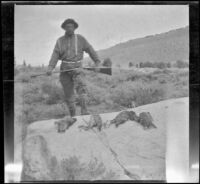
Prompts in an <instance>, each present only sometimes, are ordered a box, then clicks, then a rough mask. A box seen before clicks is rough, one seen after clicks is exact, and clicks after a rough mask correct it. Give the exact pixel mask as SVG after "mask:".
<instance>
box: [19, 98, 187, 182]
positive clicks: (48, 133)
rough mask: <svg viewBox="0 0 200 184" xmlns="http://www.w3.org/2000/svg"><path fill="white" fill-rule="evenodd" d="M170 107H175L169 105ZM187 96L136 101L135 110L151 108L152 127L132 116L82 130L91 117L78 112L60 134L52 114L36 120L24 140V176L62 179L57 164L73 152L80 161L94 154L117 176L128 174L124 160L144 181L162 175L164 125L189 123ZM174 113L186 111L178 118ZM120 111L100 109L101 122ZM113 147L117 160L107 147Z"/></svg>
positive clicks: (129, 168) (130, 169) (113, 116)
mask: <svg viewBox="0 0 200 184" xmlns="http://www.w3.org/2000/svg"><path fill="white" fill-rule="evenodd" d="M170 109H173V110H170ZM188 109H189V108H188V98H180V99H172V100H166V101H161V102H158V103H154V104H149V105H144V106H140V107H137V108H134V109H129V110H133V111H134V112H136V114H139V113H141V112H150V113H151V115H152V117H153V119H154V122H153V123H154V124H155V126H156V127H157V128H156V129H147V130H144V129H143V127H142V126H141V125H140V124H139V123H137V122H135V121H130V120H129V121H127V122H125V123H124V124H122V125H121V126H119V127H118V128H116V127H115V126H110V127H107V128H105V129H103V130H102V131H101V132H97V133H95V132H93V131H92V130H89V131H84V130H82V131H80V129H79V128H78V127H79V126H80V125H85V121H89V119H90V116H89V115H86V116H77V117H76V118H77V121H76V122H75V123H74V124H73V125H72V126H71V127H70V128H69V129H68V130H66V131H65V132H64V133H58V132H57V130H56V127H55V124H54V122H55V121H56V119H51V120H45V121H38V122H34V123H32V124H30V125H29V126H28V131H27V137H26V141H25V144H24V151H23V157H22V158H23V162H24V168H23V173H24V175H23V176H24V177H22V178H25V179H24V180H26V179H27V178H28V179H34V180H53V178H56V179H60V178H62V177H60V176H59V173H62V171H61V170H60V165H61V163H62V162H63V159H67V158H70V157H73V156H76V157H77V158H80V161H81V162H83V163H89V162H90V160H91V158H93V157H95V158H97V159H98V160H99V161H100V162H102V163H103V164H104V165H105V168H106V169H107V170H112V171H114V172H115V173H116V174H117V175H118V176H119V179H123V180H124V179H131V178H130V177H128V176H127V175H126V173H124V170H123V168H122V167H121V166H120V164H122V165H123V166H124V168H126V169H127V170H128V171H129V172H131V173H133V174H136V175H137V176H139V177H140V179H142V180H145V179H147V180H151V179H153V180H165V179H166V178H165V166H166V164H165V162H166V159H165V153H166V133H167V130H166V128H167V126H166V125H167V124H168V123H169V122H168V121H169V120H170V121H171V122H172V121H173V120H175V121H173V124H174V126H176V123H177V124H179V123H180V121H181V123H182V124H187V123H188V119H187V118H186V117H187V116H188V113H187V112H188V111H189V110H188ZM176 112H185V114H184V115H182V116H179V117H178V121H177V122H176V119H177V117H176ZM118 113H119V112H113V113H105V114H101V117H102V120H103V122H106V121H107V120H109V121H110V120H112V119H114V118H115V117H116V115H117V114H118ZM108 146H110V147H111V148H112V150H114V151H115V153H116V155H117V159H118V160H119V161H120V164H119V163H118V162H117V161H116V159H115V157H114V156H113V153H112V152H111V150H109V147H108Z"/></svg>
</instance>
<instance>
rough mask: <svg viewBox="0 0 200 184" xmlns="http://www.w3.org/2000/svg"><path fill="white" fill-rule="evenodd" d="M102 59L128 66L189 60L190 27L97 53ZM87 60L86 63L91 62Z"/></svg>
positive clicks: (120, 44) (129, 41)
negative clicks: (147, 62)
mask: <svg viewBox="0 0 200 184" xmlns="http://www.w3.org/2000/svg"><path fill="white" fill-rule="evenodd" d="M97 53H98V55H99V57H100V59H101V60H102V61H103V60H104V59H105V58H110V59H111V60H112V63H113V64H114V65H119V64H120V65H125V66H128V64H129V62H132V63H133V64H137V63H140V62H146V61H150V62H170V63H172V62H175V61H176V60H184V61H188V60H189V26H185V27H182V28H178V29H173V30H169V31H168V32H164V33H160V34H155V35H148V36H145V37H141V38H136V39H131V40H128V41H126V42H123V43H119V44H116V45H114V46H111V47H109V48H107V49H101V50H99V51H97ZM90 60H91V59H90V58H85V59H84V61H86V62H88V61H90Z"/></svg>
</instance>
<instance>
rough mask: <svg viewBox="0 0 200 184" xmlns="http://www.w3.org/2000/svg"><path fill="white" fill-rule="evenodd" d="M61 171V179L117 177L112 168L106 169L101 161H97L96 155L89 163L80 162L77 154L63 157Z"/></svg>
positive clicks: (111, 178) (110, 178)
mask: <svg viewBox="0 0 200 184" xmlns="http://www.w3.org/2000/svg"><path fill="white" fill-rule="evenodd" d="M61 172H62V179H63V180H97V179H98V180H102V179H104V180H105V179H106V180H113V179H117V178H118V175H117V174H115V173H114V172H113V171H112V170H109V171H107V170H106V167H105V166H104V164H103V162H99V161H98V160H97V158H96V157H94V158H93V159H91V160H90V162H89V163H82V162H81V161H80V159H79V158H78V157H77V156H71V157H69V158H67V159H63V160H62V161H61Z"/></svg>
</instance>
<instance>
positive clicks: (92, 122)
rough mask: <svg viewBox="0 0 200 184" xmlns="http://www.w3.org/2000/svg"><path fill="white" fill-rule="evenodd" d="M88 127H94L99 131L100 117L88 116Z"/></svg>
mask: <svg viewBox="0 0 200 184" xmlns="http://www.w3.org/2000/svg"><path fill="white" fill-rule="evenodd" d="M89 126H90V128H94V127H96V128H97V130H99V131H101V129H102V126H103V122H102V119H101V116H100V115H99V114H93V115H91V116H90V121H89Z"/></svg>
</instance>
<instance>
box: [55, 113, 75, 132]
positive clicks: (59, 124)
mask: <svg viewBox="0 0 200 184" xmlns="http://www.w3.org/2000/svg"><path fill="white" fill-rule="evenodd" d="M76 121H77V119H76V118H72V117H70V116H66V117H65V118H64V119H61V120H59V121H55V122H54V123H55V125H56V129H57V131H58V132H59V133H63V132H65V131H66V130H67V129H68V128H69V127H70V126H72V125H73V124H74V123H75V122H76Z"/></svg>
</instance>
